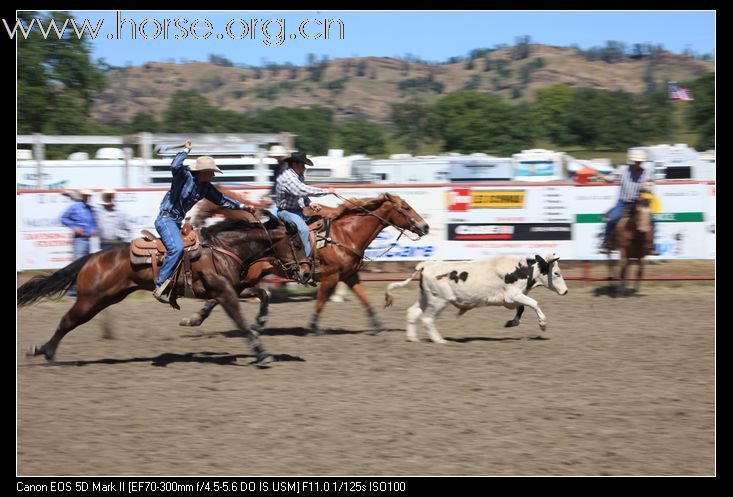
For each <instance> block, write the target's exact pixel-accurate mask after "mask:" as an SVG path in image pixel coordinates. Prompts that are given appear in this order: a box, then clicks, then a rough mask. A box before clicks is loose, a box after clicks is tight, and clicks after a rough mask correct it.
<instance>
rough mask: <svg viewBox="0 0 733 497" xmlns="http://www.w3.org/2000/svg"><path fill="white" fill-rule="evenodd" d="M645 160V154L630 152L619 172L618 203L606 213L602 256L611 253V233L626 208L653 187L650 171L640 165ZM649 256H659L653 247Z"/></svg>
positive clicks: (649, 249) (649, 248)
mask: <svg viewBox="0 0 733 497" xmlns="http://www.w3.org/2000/svg"><path fill="white" fill-rule="evenodd" d="M646 160H647V157H646V152H644V151H643V150H638V149H637V150H632V151H631V152H630V153H629V165H628V166H627V167H626V168H625V169H622V171H621V172H620V181H621V191H620V193H619V198H618V202H616V205H615V206H613V208H612V209H611V210H610V211H609V213H608V221H607V222H606V231H605V237H604V240H603V245H602V246H601V249H600V250H599V252H600V253H602V254H608V253H609V252H610V251H611V233H612V232H613V229H614V227H615V226H616V224H617V223H618V221H619V219H621V216H622V215H623V213H624V210H625V209H626V206H628V205H629V204H632V203H634V202H636V200H637V199H638V198H639V196H640V195H641V194H642V192H643V191H644V190H649V189H651V188H652V186H653V185H654V178H653V176H652V171H651V170H650V169H644V167H643V166H642V163H643V162H644V161H646ZM651 239H652V240H654V219H653V218H652V238H651ZM648 252H649V255H659V252H657V251H656V250H655V249H654V246H653V245H652V246H651V247H648Z"/></svg>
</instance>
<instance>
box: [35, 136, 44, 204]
mask: <svg viewBox="0 0 733 497" xmlns="http://www.w3.org/2000/svg"><path fill="white" fill-rule="evenodd" d="M33 137H34V141H33V158H34V159H36V189H38V190H43V160H44V158H45V157H44V151H45V150H44V145H43V135H42V134H41V133H34V134H33Z"/></svg>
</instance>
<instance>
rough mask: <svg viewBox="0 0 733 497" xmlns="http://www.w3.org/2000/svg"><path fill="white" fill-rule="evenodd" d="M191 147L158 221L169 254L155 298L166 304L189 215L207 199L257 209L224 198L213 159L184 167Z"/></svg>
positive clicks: (174, 169) (177, 162) (176, 169)
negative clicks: (183, 228) (181, 230)
mask: <svg viewBox="0 0 733 497" xmlns="http://www.w3.org/2000/svg"><path fill="white" fill-rule="evenodd" d="M191 145H192V143H191V140H187V141H186V143H185V145H184V146H183V152H179V153H178V154H177V155H176V156H175V158H174V159H173V162H172V163H171V174H172V175H173V181H172V184H171V189H170V191H169V192H168V193H166V194H165V197H163V201H162V202H161V203H160V214H158V218H157V219H156V220H155V229H156V230H158V234H159V235H160V238H161V240H163V243H164V244H165V248H166V249H167V251H168V253H167V254H166V256H165V260H164V261H163V265H162V266H161V268H160V273H159V274H158V281H156V285H155V286H156V288H155V291H154V292H153V296H154V297H155V298H156V299H157V300H158V301H160V302H163V303H165V304H168V303H170V298H169V295H168V294H166V293H164V292H165V290H166V288H167V287H168V285H169V283H170V276H171V273H173V270H174V269H175V267H176V264H178V261H179V260H180V259H181V256H182V255H183V240H182V239H181V235H180V229H181V224H182V221H183V219H184V217H185V215H186V212H188V211H189V210H190V209H191V208H192V207H193V206H194V204H196V202H198V201H199V200H201V199H203V198H205V199H207V200H209V201H211V202H213V203H215V204H217V205H219V206H221V207H224V208H225V209H243V210H247V211H249V212H254V211H255V209H254V207H252V206H250V205H247V204H243V203H241V202H239V201H237V200H234V199H233V198H231V197H228V196H226V195H224V194H223V193H221V192H220V191H219V190H217V189H216V188H215V187H214V185H212V184H211V179H212V178H213V177H214V173H220V172H221V169H219V168H218V167H217V166H216V164H215V163H214V159H212V158H211V157H208V156H202V157H199V158H198V159H196V164H194V165H193V166H191V167H188V166H186V165H184V164H183V161H184V160H185V159H186V157H188V153H189V152H190V151H191Z"/></svg>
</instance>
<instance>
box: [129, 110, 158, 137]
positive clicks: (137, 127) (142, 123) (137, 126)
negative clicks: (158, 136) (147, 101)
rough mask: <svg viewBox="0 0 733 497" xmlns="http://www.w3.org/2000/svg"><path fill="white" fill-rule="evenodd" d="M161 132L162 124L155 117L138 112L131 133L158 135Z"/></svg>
mask: <svg viewBox="0 0 733 497" xmlns="http://www.w3.org/2000/svg"><path fill="white" fill-rule="evenodd" d="M159 130H160V123H159V122H158V121H157V120H156V119H155V116H154V115H153V114H151V113H149V112H137V113H136V114H135V115H134V116H133V118H132V122H131V123H130V131H132V132H133V133H140V132H148V133H157V132H158V131H159Z"/></svg>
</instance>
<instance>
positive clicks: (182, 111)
mask: <svg viewBox="0 0 733 497" xmlns="http://www.w3.org/2000/svg"><path fill="white" fill-rule="evenodd" d="M218 112H219V110H218V109H217V108H216V107H214V106H212V105H211V104H209V101H208V100H207V99H206V97H204V96H202V95H199V94H198V93H197V92H195V91H190V90H187V91H179V92H176V93H175V94H173V96H172V97H171V99H170V101H169V102H168V107H167V108H166V110H165V111H163V123H162V128H163V131H165V132H167V133H207V132H208V133H211V132H213V131H214V124H215V123H216V115H217V114H218Z"/></svg>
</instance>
